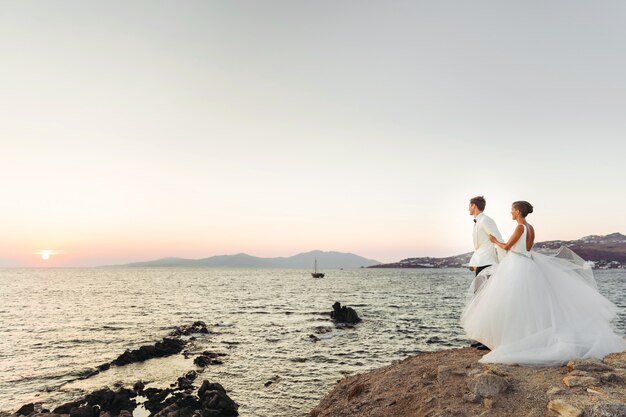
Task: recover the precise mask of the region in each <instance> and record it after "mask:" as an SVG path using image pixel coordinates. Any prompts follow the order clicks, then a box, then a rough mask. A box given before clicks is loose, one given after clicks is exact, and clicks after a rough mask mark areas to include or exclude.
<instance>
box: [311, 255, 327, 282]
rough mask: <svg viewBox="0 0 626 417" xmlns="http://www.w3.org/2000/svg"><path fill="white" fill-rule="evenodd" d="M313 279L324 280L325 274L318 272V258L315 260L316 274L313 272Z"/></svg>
mask: <svg viewBox="0 0 626 417" xmlns="http://www.w3.org/2000/svg"><path fill="white" fill-rule="evenodd" d="M311 276H312V277H313V278H324V273H323V272H317V258H315V272H311Z"/></svg>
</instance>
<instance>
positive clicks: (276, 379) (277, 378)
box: [263, 375, 280, 387]
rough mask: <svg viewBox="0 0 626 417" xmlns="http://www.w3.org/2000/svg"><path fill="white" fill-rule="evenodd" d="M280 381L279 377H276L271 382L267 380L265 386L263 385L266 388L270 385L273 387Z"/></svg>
mask: <svg viewBox="0 0 626 417" xmlns="http://www.w3.org/2000/svg"><path fill="white" fill-rule="evenodd" d="M279 379H280V377H279V376H278V375H274V376H273V377H271V378H270V379H269V380H267V381H266V382H265V384H263V385H264V386H265V387H269V386H270V385H272V384H273V383H274V382H278V380H279Z"/></svg>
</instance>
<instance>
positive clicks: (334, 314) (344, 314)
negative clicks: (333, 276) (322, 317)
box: [330, 301, 361, 324]
mask: <svg viewBox="0 0 626 417" xmlns="http://www.w3.org/2000/svg"><path fill="white" fill-rule="evenodd" d="M330 318H331V319H333V320H334V321H335V322H336V323H348V324H356V323H359V322H361V318H360V317H359V315H358V314H357V313H356V311H354V309H353V308H352V307H346V306H342V305H341V303H339V301H336V302H335V304H333V311H331V312H330Z"/></svg>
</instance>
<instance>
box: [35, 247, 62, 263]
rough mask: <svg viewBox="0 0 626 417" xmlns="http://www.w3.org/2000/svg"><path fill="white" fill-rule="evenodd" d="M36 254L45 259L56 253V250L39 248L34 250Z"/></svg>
mask: <svg viewBox="0 0 626 417" xmlns="http://www.w3.org/2000/svg"><path fill="white" fill-rule="evenodd" d="M36 254H37V255H39V256H41V259H42V260H44V261H47V260H49V259H50V257H51V256H52V255H56V254H57V252H56V251H54V250H50V249H43V250H40V251H39V252H36Z"/></svg>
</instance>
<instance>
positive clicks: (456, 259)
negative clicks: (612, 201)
mask: <svg viewBox="0 0 626 417" xmlns="http://www.w3.org/2000/svg"><path fill="white" fill-rule="evenodd" d="M561 246H567V247H568V248H570V249H571V250H573V251H574V252H576V253H577V254H578V255H579V256H580V257H581V258H583V259H585V260H587V261H593V262H594V263H595V267H596V268H599V269H610V268H621V269H626V236H624V235H623V234H621V233H611V234H610V235H606V236H597V235H591V236H585V237H583V238H580V239H578V240H550V241H546V242H538V243H535V246H534V247H533V250H535V251H537V252H541V253H545V254H553V253H556V251H557V250H558V249H559V248H560V247H561ZM471 256H472V252H468V253H463V254H461V255H456V256H450V257H447V258H431V257H423V258H407V259H403V260H401V261H399V262H394V263H389V264H379V265H372V266H370V268H461V267H465V266H466V265H467V264H468V262H469V260H470V258H471Z"/></svg>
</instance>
